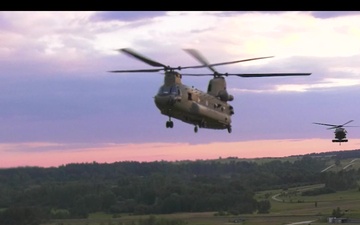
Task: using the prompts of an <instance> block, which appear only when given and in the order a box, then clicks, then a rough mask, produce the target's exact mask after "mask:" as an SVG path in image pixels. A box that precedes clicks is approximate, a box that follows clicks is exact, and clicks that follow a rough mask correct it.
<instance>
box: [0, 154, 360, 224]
mask: <svg viewBox="0 0 360 225" xmlns="http://www.w3.org/2000/svg"><path fill="white" fill-rule="evenodd" d="M325 167H326V161H325V160H323V158H321V157H312V156H310V155H305V156H302V157H298V159H297V160H295V161H292V162H291V161H286V160H280V159H273V160H267V161H265V160H264V161H263V162H261V161H260V162H254V161H246V160H239V159H237V158H230V159H223V160H221V159H219V160H197V161H178V162H167V161H155V162H135V161H126V162H116V163H109V164H108V163H104V164H100V163H96V162H93V163H78V164H68V165H63V166H59V167H52V168H41V167H21V168H9V169H1V170H0V224H4V225H5V224H17V225H20V224H21V222H19V221H15V222H14V221H12V220H11V218H12V219H14V218H13V217H12V216H11V215H14V214H16V213H17V215H18V217H17V218H18V220H19V219H21V218H27V221H26V223H24V224H32V223H31V221H29V218H30V220H31V218H36V219H37V220H35V219H33V220H34V223H33V224H34V225H35V224H38V223H39V221H38V220H39V218H41V219H42V220H47V219H66V218H86V217H87V216H88V215H89V213H94V212H106V213H110V214H113V215H114V216H116V215H121V214H124V213H126V214H167V213H176V212H207V211H215V212H221V213H223V212H226V213H231V214H234V215H237V214H243V213H267V212H269V210H270V208H271V204H270V202H269V200H267V199H266V200H261V201H257V200H256V199H255V198H254V195H255V192H257V191H262V190H270V189H279V188H282V189H287V188H290V187H295V186H302V185H309V184H316V183H325V187H326V188H327V191H328V190H329V189H330V190H333V191H337V190H345V189H348V188H352V187H355V186H356V185H357V181H359V180H360V179H359V177H360V171H359V170H357V171H356V170H349V171H341V172H339V173H333V172H325V173H321V172H320V171H321V170H322V169H324V168H325ZM339 181H341V182H339ZM308 194H314V193H308ZM19 215H20V216H19ZM9 218H10V219H9Z"/></svg>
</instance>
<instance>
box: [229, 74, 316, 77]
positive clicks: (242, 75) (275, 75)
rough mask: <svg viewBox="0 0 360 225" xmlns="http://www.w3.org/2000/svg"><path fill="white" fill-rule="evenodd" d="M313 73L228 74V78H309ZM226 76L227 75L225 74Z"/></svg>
mask: <svg viewBox="0 0 360 225" xmlns="http://www.w3.org/2000/svg"><path fill="white" fill-rule="evenodd" d="M310 74H311V73H245V74H244V73H243V74H227V75H228V76H238V77H281V76H309V75H310ZM225 75H226V74H225Z"/></svg>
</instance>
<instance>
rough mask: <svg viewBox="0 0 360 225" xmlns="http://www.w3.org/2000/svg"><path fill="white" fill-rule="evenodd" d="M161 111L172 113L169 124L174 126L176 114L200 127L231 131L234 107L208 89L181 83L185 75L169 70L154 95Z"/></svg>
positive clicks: (177, 117) (167, 113)
mask: <svg viewBox="0 0 360 225" xmlns="http://www.w3.org/2000/svg"><path fill="white" fill-rule="evenodd" d="M154 100H155V105H156V106H157V108H158V109H159V110H160V112H161V114H163V115H166V116H168V117H169V121H167V124H166V127H172V126H173V124H172V121H171V118H176V119H178V120H181V121H183V122H185V123H189V124H193V125H195V132H196V131H197V127H200V128H209V129H228V131H229V132H231V115H232V114H234V111H233V107H232V106H231V105H230V104H228V103H227V102H225V101H222V100H220V99H219V98H217V97H215V96H213V95H210V94H208V93H206V92H203V91H201V90H198V89H196V88H194V87H189V86H187V85H184V84H182V83H181V75H180V74H178V73H176V72H168V73H167V74H166V75H165V80H164V84H163V85H162V86H161V87H160V88H159V91H158V93H157V94H156V96H155V97H154Z"/></svg>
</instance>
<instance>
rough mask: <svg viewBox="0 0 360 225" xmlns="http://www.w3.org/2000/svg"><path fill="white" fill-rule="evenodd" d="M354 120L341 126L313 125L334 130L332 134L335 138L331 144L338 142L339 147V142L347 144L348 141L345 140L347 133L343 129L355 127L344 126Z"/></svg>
mask: <svg viewBox="0 0 360 225" xmlns="http://www.w3.org/2000/svg"><path fill="white" fill-rule="evenodd" d="M353 121H354V120H349V121H348V122H346V123H344V124H341V125H334V124H328V123H314V124H318V125H323V126H328V127H329V128H327V129H328V130H330V129H335V131H334V134H335V138H334V139H333V140H332V142H339V145H341V142H348V139H347V138H346V134H347V131H346V130H345V128H344V127H356V126H345V125H346V124H349V123H351V122H353Z"/></svg>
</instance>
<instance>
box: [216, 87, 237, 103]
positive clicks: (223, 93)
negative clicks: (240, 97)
mask: <svg viewBox="0 0 360 225" xmlns="http://www.w3.org/2000/svg"><path fill="white" fill-rule="evenodd" d="M217 97H219V98H220V100H221V101H224V102H227V101H232V100H234V96H232V95H229V93H228V92H227V91H226V90H221V91H219V93H218V95H217Z"/></svg>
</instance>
